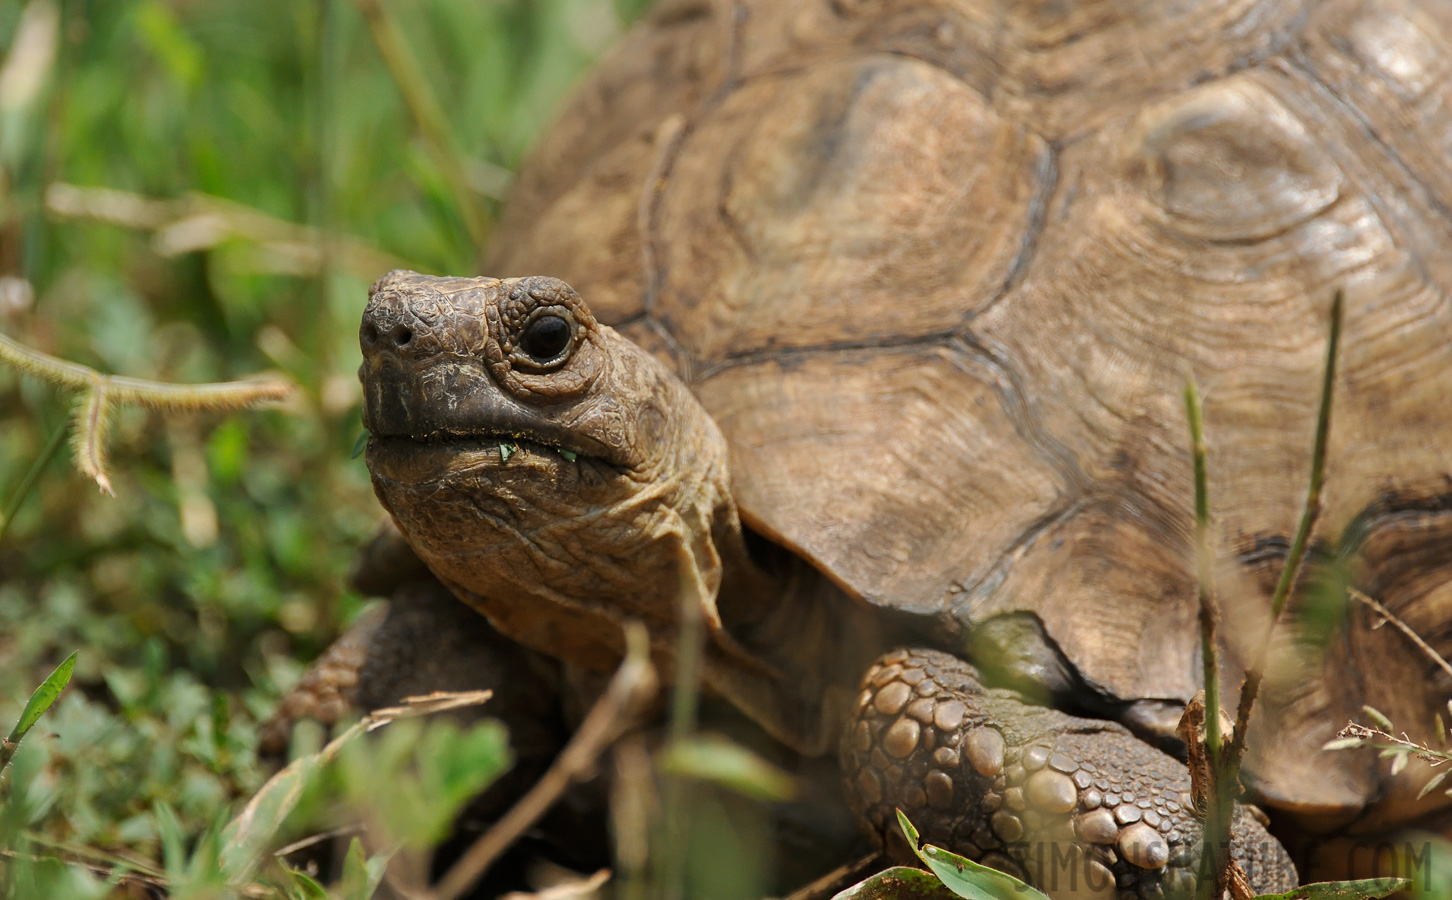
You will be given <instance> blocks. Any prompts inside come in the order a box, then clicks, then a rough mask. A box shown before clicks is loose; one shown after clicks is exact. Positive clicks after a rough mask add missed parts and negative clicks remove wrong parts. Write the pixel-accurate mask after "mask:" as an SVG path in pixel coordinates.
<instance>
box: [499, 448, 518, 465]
mask: <svg viewBox="0 0 1452 900" xmlns="http://www.w3.org/2000/svg"><path fill="white" fill-rule="evenodd" d="M517 452H519V448H518V447H516V446H514V445H513V444H500V445H499V461H500V462H509V457H511V456H513V455H514V454H515V453H517Z"/></svg>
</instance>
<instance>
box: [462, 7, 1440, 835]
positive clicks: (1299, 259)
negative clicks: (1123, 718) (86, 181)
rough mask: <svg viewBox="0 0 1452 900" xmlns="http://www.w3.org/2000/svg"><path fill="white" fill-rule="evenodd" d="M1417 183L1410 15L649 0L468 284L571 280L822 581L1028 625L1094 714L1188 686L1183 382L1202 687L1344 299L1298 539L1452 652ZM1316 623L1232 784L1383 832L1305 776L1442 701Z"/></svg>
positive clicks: (1371, 767) (1432, 35)
mask: <svg viewBox="0 0 1452 900" xmlns="http://www.w3.org/2000/svg"><path fill="white" fill-rule="evenodd" d="M1140 48H1145V49H1144V50H1143V51H1141V49H1140ZM1449 158H1452V16H1448V15H1447V10H1446V7H1445V5H1439V4H1438V3H1437V2H1435V0H1327V2H1307V3H1296V2H1278V0H1275V2H1273V0H1202V2H1198V3H1197V2H1186V3H1174V4H1169V3H1162V2H1159V0H1084V2H1079V3H1075V4H1069V5H1064V4H1039V3H1021V2H1017V0H921V2H911V0H799V2H780V0H742V2H729V0H675V2H666V3H664V4H662V5H660V6H659V7H658V8H657V9H656V10H655V11H654V12H653V13H652V14H651V16H650V17H649V18H648V19H647V20H646V21H645V22H644V23H642V24H641V25H640V26H639V27H637V28H636V29H634V30H633V31H632V32H631V33H630V34H629V36H628V37H627V38H626V40H625V42H624V45H623V46H622V47H620V48H619V49H618V50H617V51H616V52H615V53H614V55H613V56H612V57H611V58H610V59H609V60H608V61H607V62H606V63H605V64H604V66H603V67H602V68H601V69H600V71H599V72H598V73H597V74H596V75H595V76H594V78H593V79H592V80H590V81H589V82H587V83H586V84H585V85H584V86H583V87H582V88H581V89H580V90H579V91H578V92H577V93H576V95H575V97H574V99H573V100H572V101H571V103H570V104H569V105H568V106H567V107H566V108H565V110H564V112H563V113H562V115H561V117H560V119H559V123H558V124H557V125H556V126H555V128H554V130H553V131H552V132H551V133H550V134H548V135H547V136H546V137H545V139H544V141H543V143H542V145H541V147H540V149H539V150H538V151H537V153H536V155H535V157H534V158H533V161H532V162H531V163H530V164H529V165H528V166H527V167H526V168H525V170H524V171H523V172H522V173H521V176H520V182H519V190H518V194H517V197H516V199H515V201H514V203H513V204H512V205H511V207H510V210H509V213H508V214H507V217H506V219H505V221H504V222H503V223H502V225H501V228H500V239H499V240H498V241H497V242H496V245H495V247H494V248H493V251H492V256H491V259H490V260H489V261H488V267H487V270H488V271H489V272H490V273H491V274H494V275H498V276H509V275H523V274H530V273H535V272H544V273H548V274H551V275H555V276H558V277H561V278H564V279H565V280H567V281H569V282H570V283H571V284H572V285H573V286H574V287H575V288H576V289H577V290H578V291H579V292H580V294H581V296H583V297H584V298H585V299H586V301H587V302H588V303H590V305H591V307H592V308H593V309H594V310H595V312H596V314H597V315H598V316H599V318H600V319H601V321H603V322H606V323H610V324H613V325H614V326H615V327H617V328H619V329H620V330H621V331H622V332H623V333H625V334H626V335H628V336H630V337H631V338H633V339H635V340H636V341H638V342H639V343H641V344H642V345H643V346H645V347H646V348H648V349H650V350H651V351H652V352H654V353H656V354H658V355H659V356H660V357H661V358H662V359H664V360H666V361H667V362H668V363H669V364H670V365H671V366H673V367H674V369H675V370H676V371H677V372H678V373H679V374H680V375H681V376H682V377H683V378H685V379H686V380H687V382H688V383H689V384H691V386H692V388H693V390H694V391H695V392H696V394H697V396H699V398H700V399H701V400H702V402H703V403H704V404H705V406H706V407H707V409H708V410H709V411H710V412H711V414H712V415H713V416H714V417H715V419H716V421H717V422H718V424H719V425H720V427H721V429H722V431H723V433H724V434H725V435H726V437H727V440H728V441H729V443H730V446H731V462H732V466H733V473H732V477H733V481H734V484H735V490H736V492H737V497H738V500H739V502H740V505H741V510H742V515H743V519H744V520H745V521H746V522H747V523H748V524H749V525H750V526H752V527H753V528H755V529H756V530H758V531H759V532H761V533H763V534H765V535H767V536H769V537H772V538H774V539H776V540H779V541H780V542H782V543H783V544H785V545H787V546H789V547H791V548H794V549H796V550H798V551H799V552H800V553H802V554H803V555H804V556H806V557H807V558H808V559H810V560H812V561H813V562H814V563H815V564H816V565H817V566H819V567H820V568H821V569H823V570H824V571H826V572H828V573H830V574H831V575H832V576H833V578H834V579H835V580H836V581H837V582H838V583H840V584H842V585H844V586H846V587H847V588H849V589H850V590H852V591H854V592H855V593H857V594H859V595H860V596H862V597H864V598H866V599H867V600H868V601H869V602H872V603H876V604H880V605H886V606H892V607H895V608H898V609H901V610H904V611H907V612H910V613H915V614H920V615H924V616H933V617H936V618H937V619H938V620H939V621H942V622H945V623H946V624H947V627H949V628H955V627H962V626H965V625H968V624H970V623H972V622H974V621H979V620H982V619H984V618H987V617H990V616H994V615H998V614H1002V613H1009V612H1027V613H1032V614H1034V615H1036V616H1037V617H1038V618H1039V619H1040V620H1041V621H1042V622H1043V624H1044V627H1045V630H1046V631H1047V633H1048V635H1049V636H1050V637H1051V638H1052V639H1053V640H1054V641H1055V642H1056V643H1057V644H1058V645H1059V646H1060V647H1063V648H1065V650H1066V652H1068V653H1069V655H1070V656H1071V658H1072V659H1073V661H1074V662H1075V664H1076V665H1077V666H1078V667H1079V669H1080V671H1081V672H1083V673H1084V674H1085V676H1086V677H1087V678H1089V679H1090V680H1091V681H1092V682H1094V683H1095V684H1096V685H1097V686H1099V687H1100V688H1102V689H1103V690H1105V691H1107V692H1109V693H1111V694H1114V695H1116V696H1118V697H1121V698H1139V697H1151V698H1166V699H1172V700H1175V699H1177V700H1181V701H1183V700H1187V699H1188V698H1189V697H1190V696H1192V695H1193V693H1194V691H1195V690H1196V689H1197V687H1198V685H1197V680H1198V679H1197V671H1198V665H1199V663H1198V662H1197V661H1196V660H1197V652H1198V646H1197V642H1198V636H1197V634H1198V633H1197V629H1196V624H1195V595H1194V589H1193V572H1192V566H1191V564H1190V557H1191V554H1190V552H1189V549H1188V548H1189V541H1190V534H1191V523H1190V507H1191V503H1190V485H1191V474H1190V461H1189V455H1188V453H1187V451H1186V445H1187V439H1186V436H1185V425H1184V417H1183V412H1182V409H1181V406H1180V387H1181V385H1182V384H1183V382H1184V380H1185V378H1186V376H1187V375H1191V374H1193V376H1194V377H1195V379H1196V380H1197V381H1198V383H1199V385H1200V387H1201V390H1202V392H1203V394H1204V395H1205V397H1206V408H1207V413H1206V415H1207V423H1206V425H1207V431H1208V434H1209V439H1210V442H1211V483H1210V496H1211V502H1212V505H1213V509H1212V513H1213V516H1214V519H1215V522H1216V524H1217V528H1218V534H1217V535H1216V538H1217V542H1218V546H1219V547H1221V548H1222V550H1223V553H1222V559H1223V562H1224V565H1223V566H1222V567H1221V569H1222V572H1223V581H1222V594H1223V595H1224V596H1225V598H1226V603H1227V609H1226V615H1225V619H1226V622H1227V623H1229V625H1230V627H1228V629H1227V631H1228V634H1227V643H1228V645H1229V646H1228V656H1227V659H1228V662H1229V664H1230V665H1231V666H1234V665H1236V664H1238V663H1239V662H1241V661H1242V660H1243V659H1244V658H1245V654H1246V652H1247V646H1248V640H1249V637H1250V636H1253V635H1256V634H1258V633H1259V628H1260V623H1261V622H1262V621H1263V617H1264V614H1265V609H1266V604H1267V600H1268V597H1269V593H1270V590H1271V587H1272V585H1273V583H1274V578H1275V575H1276V574H1277V573H1278V571H1279V564H1280V560H1281V559H1282V558H1283V557H1284V553H1285V547H1286V539H1287V537H1288V536H1289V535H1290V534H1291V533H1292V531H1293V529H1294V526H1295V521H1296V517H1297V515H1298V512H1299V508H1300V504H1301V499H1302V492H1303V490H1304V487H1303V485H1304V478H1305V472H1306V468H1307V462H1308V457H1309V452H1310V436H1311V432H1312V427H1313V420H1314V415H1315V403H1316V394H1317V390H1318V378H1319V369H1320V366H1321V360H1322V355H1323V352H1324V346H1325V334H1326V324H1327V311H1328V308H1329V304H1330V301H1331V296H1332V293H1333V291H1334V290H1335V289H1336V288H1338V287H1340V288H1344V289H1345V291H1346V297H1347V305H1346V324H1345V340H1344V351H1343V353H1342V357H1341V372H1340V376H1339V378H1338V381H1337V385H1336V390H1337V398H1336V402H1337V410H1336V415H1335V421H1334V425H1333V429H1332V433H1331V444H1330V452H1329V460H1330V461H1329V472H1330V481H1329V483H1328V486H1327V489H1326V496H1325V501H1324V502H1325V506H1324V513H1323V515H1322V517H1321V519H1320V523H1319V525H1318V533H1317V539H1318V540H1319V541H1321V542H1323V543H1324V544H1325V545H1326V546H1328V547H1336V546H1341V545H1342V544H1349V545H1352V546H1357V547H1359V548H1360V552H1359V553H1358V554H1356V555H1355V556H1354V560H1355V566H1354V571H1353V577H1354V578H1355V579H1356V580H1357V583H1358V584H1359V585H1361V587H1362V588H1363V589H1364V590H1366V591H1367V592H1368V593H1370V594H1372V595H1373V596H1376V597H1377V598H1378V599H1379V600H1381V602H1383V603H1384V604H1386V605H1387V606H1388V607H1390V608H1391V609H1392V610H1393V611H1395V612H1396V613H1397V614H1398V615H1399V616H1400V617H1402V618H1403V619H1404V620H1405V621H1406V622H1407V623H1408V624H1409V625H1410V626H1411V627H1413V628H1414V629H1416V630H1418V631H1419V632H1420V633H1421V634H1422V635H1423V636H1424V637H1426V638H1427V639H1428V640H1429V641H1430V642H1431V643H1432V644H1433V645H1434V646H1435V647H1437V648H1439V649H1440V650H1441V651H1442V652H1443V653H1444V654H1447V653H1452V628H1449V627H1448V626H1447V623H1448V622H1452V558H1449V553H1448V550H1447V548H1448V546H1452V400H1449V398H1452V340H1449V335H1452V299H1449V291H1452V254H1449V253H1448V252H1447V248H1448V247H1452V213H1449V210H1452V167H1449V166H1448V165H1447V164H1446V161H1447V160H1448V159H1449ZM1347 621H1348V623H1349V624H1348V625H1347V630H1346V633H1345V636H1344V638H1343V639H1341V640H1337V641H1332V642H1330V643H1329V645H1327V646H1328V647H1329V649H1327V650H1326V651H1325V652H1324V653H1323V654H1322V655H1319V656H1317V657H1315V658H1314V660H1313V661H1310V662H1307V663H1305V665H1304V666H1303V667H1302V669H1301V670H1295V671H1290V670H1288V671H1286V672H1281V673H1278V674H1277V676H1276V678H1279V679H1281V680H1280V681H1275V679H1273V681H1274V682H1275V683H1272V684H1271V685H1270V691H1269V697H1270V699H1271V702H1270V703H1268V704H1266V705H1265V708H1264V715H1266V716H1274V717H1275V718H1276V719H1277V724H1278V726H1279V727H1277V728H1275V729H1270V730H1267V729H1264V728H1262V729H1260V730H1261V733H1262V734H1271V733H1273V734H1274V735H1275V737H1274V738H1273V739H1270V740H1268V741H1265V742H1262V743H1261V744H1260V745H1258V746H1257V747H1255V748H1254V749H1253V753H1252V759H1251V765H1252V767H1253V770H1254V771H1255V772H1256V775H1257V779H1258V781H1257V784H1258V785H1259V788H1260V790H1261V791H1262V792H1263V794H1264V795H1265V796H1266V797H1267V798H1270V799H1271V800H1273V801H1275V802H1277V803H1279V804H1281V805H1283V806H1285V807H1288V808H1291V809H1293V810H1294V809H1299V810H1302V811H1304V812H1306V813H1308V814H1316V815H1319V816H1321V817H1323V821H1324V820H1325V819H1324V817H1325V816H1327V815H1329V814H1333V813H1335V812H1336V811H1341V812H1344V813H1346V814H1347V815H1355V814H1356V812H1357V811H1359V810H1360V809H1361V806H1362V804H1363V803H1364V801H1365V800H1366V798H1368V797H1371V796H1374V795H1378V793H1379V792H1380V794H1381V795H1382V796H1384V798H1385V799H1384V801H1383V803H1384V805H1385V807H1386V808H1387V809H1391V808H1392V807H1395V806H1397V805H1398V804H1401V805H1402V807H1403V811H1402V812H1400V813H1396V815H1403V814H1404V813H1405V804H1407V803H1409V802H1410V801H1411V796H1412V795H1413V794H1414V793H1415V790H1416V787H1417V786H1418V785H1416V784H1412V783H1411V781H1406V782H1405V783H1404V782H1400V781H1399V782H1396V783H1395V784H1393V783H1390V782H1386V783H1385V784H1383V783H1382V782H1383V781H1384V779H1385V776H1384V769H1383V768H1379V767H1378V765H1377V764H1376V762H1375V760H1372V759H1369V758H1365V757H1359V756H1356V755H1354V754H1340V755H1338V756H1336V757H1334V758H1332V757H1327V758H1326V764H1325V765H1324V766H1322V767H1319V768H1318V769H1317V773H1316V777H1315V778H1314V779H1307V778H1305V777H1304V768H1305V767H1304V765H1303V762H1304V760H1305V759H1306V758H1307V756H1308V755H1310V754H1313V753H1316V752H1318V748H1319V747H1320V745H1321V744H1322V743H1323V742H1324V741H1326V740H1327V739H1329V738H1330V737H1331V736H1332V735H1333V733H1334V732H1335V730H1336V729H1337V728H1338V727H1339V726H1340V725H1341V724H1343V723H1344V722H1345V721H1346V720H1347V719H1348V718H1351V717H1353V716H1354V715H1355V714H1356V713H1357V711H1358V710H1359V709H1360V708H1361V706H1362V705H1363V704H1370V705H1372V706H1375V707H1377V708H1378V709H1380V710H1382V711H1383V712H1386V713H1387V714H1388V715H1390V716H1391V718H1392V719H1393V720H1394V721H1395V722H1397V723H1398V727H1400V728H1406V729H1408V730H1409V731H1410V732H1411V736H1412V737H1413V738H1426V737H1427V736H1428V735H1426V734H1425V733H1423V732H1424V731H1427V730H1430V727H1431V722H1432V715H1431V710H1432V709H1433V708H1434V707H1436V706H1439V705H1440V703H1441V701H1442V699H1444V698H1445V697H1446V696H1447V695H1448V694H1449V692H1452V683H1449V679H1448V678H1447V677H1446V676H1445V674H1443V673H1442V672H1441V671H1440V670H1439V669H1437V668H1436V667H1435V665H1434V664H1433V663H1431V661H1429V660H1427V659H1425V658H1424V657H1423V656H1421V655H1419V654H1417V653H1416V652H1413V651H1411V650H1409V648H1408V646H1407V645H1406V644H1405V642H1404V638H1403V637H1402V636H1401V635H1399V634H1398V633H1397V632H1396V631H1395V630H1393V629H1380V630H1372V628H1371V626H1372V625H1373V624H1375V623H1374V620H1373V617H1372V616H1371V615H1370V614H1369V613H1368V612H1367V611H1365V610H1362V609H1360V608H1353V609H1351V610H1350V611H1349V613H1348V615H1347ZM1237 626H1238V627H1240V628H1243V629H1245V630H1246V631H1247V634H1242V633H1240V632H1238V631H1237ZM1287 633H1288V634H1289V635H1290V637H1288V638H1287V639H1286V640H1287V641H1290V642H1296V641H1299V640H1302V639H1307V637H1306V635H1304V634H1303V633H1302V632H1301V631H1298V630H1292V631H1290V632H1287ZM1307 667H1309V668H1307ZM1294 668H1295V667H1291V669H1294ZM1350 671H1362V672H1367V673H1374V675H1375V677H1364V678H1358V679H1349V678H1346V677H1344V675H1343V673H1345V672H1350ZM1321 676H1325V677H1321ZM1292 683H1295V684H1299V685H1301V688H1299V689H1297V690H1294V691H1292V690H1289V689H1278V685H1289V684H1292ZM899 721H902V722H916V720H915V719H912V718H911V716H908V717H906V718H903V719H900V720H899ZM919 724H921V723H919ZM909 727H910V726H909V725H906V724H905V725H903V726H902V728H903V729H904V734H903V735H902V736H901V740H902V741H903V742H906V741H907V739H908V735H907V734H906V730H907V729H908V728H909ZM892 746H893V741H892V736H891V735H889V736H888V737H887V738H884V739H883V747H884V748H885V749H887V750H889V751H890V749H891V747H892ZM1054 783H1055V784H1056V785H1058V784H1059V783H1058V782H1057V781H1056V782H1054ZM1379 784H1380V785H1381V786H1380V787H1378V785H1379ZM1060 786H1061V785H1060ZM1095 789H1096V790H1099V788H1095ZM1045 790H1047V789H1045ZM1433 802H1436V801H1435V800H1433V799H1429V800H1427V801H1424V803H1426V804H1431V803H1433ZM1389 814H1390V813H1389ZM1372 815H1373V817H1374V816H1375V815H1376V813H1375V812H1374V811H1373V813H1372ZM1099 818H1101V819H1102V818H1103V817H1102V816H1101V817H1099Z"/></svg>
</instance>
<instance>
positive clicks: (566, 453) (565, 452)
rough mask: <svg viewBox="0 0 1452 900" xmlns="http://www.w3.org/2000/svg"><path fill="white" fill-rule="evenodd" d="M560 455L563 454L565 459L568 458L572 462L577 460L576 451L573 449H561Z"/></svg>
mask: <svg viewBox="0 0 1452 900" xmlns="http://www.w3.org/2000/svg"><path fill="white" fill-rule="evenodd" d="M560 455H561V456H563V457H564V458H565V459H568V460H569V461H570V462H574V461H575V451H573V450H561V451H560Z"/></svg>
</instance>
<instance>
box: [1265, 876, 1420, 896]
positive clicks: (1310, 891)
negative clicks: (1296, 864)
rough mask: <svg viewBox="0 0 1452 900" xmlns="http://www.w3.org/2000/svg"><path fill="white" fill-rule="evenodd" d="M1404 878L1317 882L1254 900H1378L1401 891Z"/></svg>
mask: <svg viewBox="0 0 1452 900" xmlns="http://www.w3.org/2000/svg"><path fill="white" fill-rule="evenodd" d="M1409 884H1411V882H1410V881H1409V880H1407V879H1405V878H1363V879H1361V880H1360V881H1318V882H1316V883H1315V884H1303V885H1301V886H1300V887H1298V888H1296V889H1295V890H1292V891H1286V892H1285V893H1284V894H1261V895H1260V896H1259V897H1256V898H1255V900H1379V898H1381V897H1386V896H1388V895H1390V894H1395V893H1396V892H1397V891H1400V890H1402V889H1403V888H1405V887H1406V886H1407V885H1409Z"/></svg>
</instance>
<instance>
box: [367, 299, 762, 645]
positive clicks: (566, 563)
mask: <svg viewBox="0 0 1452 900" xmlns="http://www.w3.org/2000/svg"><path fill="white" fill-rule="evenodd" d="M359 338H360V342H361V344H362V349H363V366H362V369H361V370H360V378H361V379H362V382H363V394H364V424H365V425H366V427H367V428H368V429H369V431H370V432H371V438H370V440H369V443H368V454H367V461H368V469H369V472H370V473H371V475H372V478H373V485H374V489H375V491H376V493H377V494H378V498H379V500H380V501H381V502H382V503H383V505H384V507H386V508H387V509H388V511H389V512H390V513H391V514H392V515H393V517H394V520H395V521H396V522H397V523H398V525H399V527H400V529H401V530H402V532H403V533H404V535H405V536H406V537H407V539H408V541H409V543H410V544H411V545H412V546H413V548H414V550H415V551H416V552H417V553H418V554H419V556H420V557H421V558H422V559H423V560H424V562H425V563H427V564H428V566H429V567H430V568H431V569H432V570H433V571H434V573H435V574H436V575H438V576H439V577H440V578H441V579H442V580H443V581H444V582H445V583H447V584H448V585H449V586H450V588H452V589H453V590H454V591H455V593H457V594H459V595H460V596H461V597H462V598H463V599H465V600H466V601H467V602H469V603H470V604H471V605H473V606H475V607H476V608H478V609H479V610H480V611H481V612H483V613H484V614H485V615H486V616H487V617H488V618H489V619H490V620H491V621H492V622H493V623H494V624H495V625H496V627H498V628H499V629H500V630H501V631H502V632H504V633H505V634H506V635H508V636H510V637H512V638H514V639H516V640H519V641H521V642H522V643H525V644H527V645H530V646H533V647H535V648H536V649H539V650H543V651H545V652H548V653H551V654H554V655H556V656H559V657H561V658H564V659H567V660H570V661H573V662H577V663H579V664H582V665H586V666H589V667H592V668H596V669H605V668H608V667H610V666H612V665H613V664H614V662H615V660H616V659H617V658H618V655H619V653H620V652H621V649H622V647H623V643H622V640H623V639H622V637H621V624H622V622H623V620H624V619H627V618H637V619H641V620H644V621H645V622H646V624H647V625H648V626H651V628H652V632H653V633H654V634H656V635H658V637H659V638H660V640H661V641H663V642H664V641H666V640H669V639H670V634H671V633H672V631H673V627H674V622H675V620H676V617H677V608H678V606H677V604H678V599H677V598H678V597H679V594H680V590H681V584H682V581H681V577H682V572H683V571H691V572H694V573H695V574H698V575H699V576H700V579H701V586H702V589H703V590H702V593H703V595H708V598H707V599H706V600H703V602H708V603H710V604H713V603H714V597H715V592H716V589H717V588H718V586H719V579H720V575H721V564H720V559H719V557H718V556H717V555H716V552H715V549H714V544H713V542H712V540H711V535H712V534H713V532H716V531H719V530H720V529H721V528H723V527H724V528H728V529H729V528H732V527H735V511H734V507H732V506H731V504H730V499H729V493H728V487H727V477H726V465H725V453H726V451H725V442H724V441H723V440H722V438H721V436H720V433H719V432H718V431H717V430H716V427H715V424H714V423H713V422H712V421H711V419H710V417H709V416H708V415H707V414H706V412H705V411H704V410H703V409H701V407H700V406H699V405H698V404H697V403H696V402H695V399H694V398H693V397H692V396H691V394H690V392H689V391H688V390H687V389H686V387H685V386H684V385H683V384H681V383H680V382H679V381H678V380H677V379H676V378H675V377H674V376H673V375H672V374H671V373H670V372H668V371H667V370H666V369H665V368H664V367H663V366H662V365H661V364H660V363H659V362H657V361H656V360H655V359H654V358H652V357H651V356H650V355H649V354H647V353H646V352H645V351H643V350H641V349H640V348H639V347H637V346H636V345H634V344H633V343H631V342H630V341H628V340H626V339H624V338H622V337H620V336H619V335H618V334H616V333H615V331H614V330H612V329H611V328H609V327H607V326H604V325H601V324H600V323H598V322H597V321H596V320H595V318H594V316H592V315H591V313H590V310H589V309H588V308H587V307H586V305H585V303H584V301H583V300H581V299H580V297H579V295H578V294H576V293H575V291H574V290H573V289H572V288H571V287H570V286H569V285H567V284H565V283H564V282H563V281H560V280H558V279H554V278H544V277H530V278H510V279H502V280H501V279H494V278H435V277H430V276H425V275H419V274H416V273H413V272H401V271H399V272H391V273H389V274H388V275H385V276H384V277H383V278H382V279H380V280H379V281H378V282H377V283H376V284H375V285H374V286H373V288H372V290H371V292H370V297H369V301H368V306H367V308H366V310H365V312H364V315H363V322H362V325H361V327H360V331H359ZM708 613H709V616H708V618H713V619H714V606H713V605H712V606H711V608H710V609H709V610H708Z"/></svg>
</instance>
